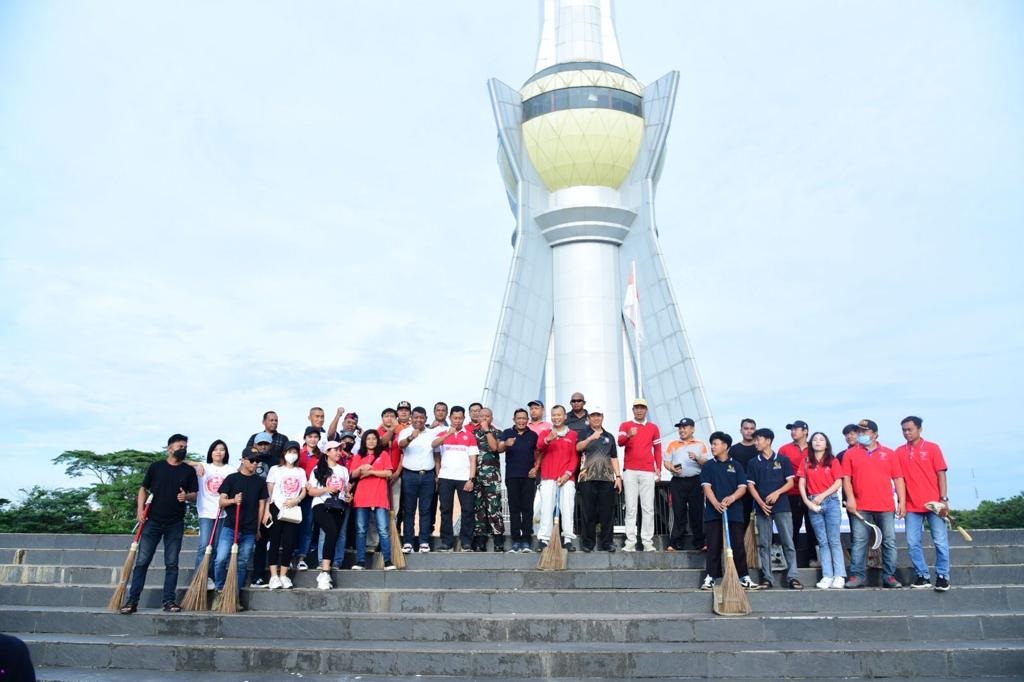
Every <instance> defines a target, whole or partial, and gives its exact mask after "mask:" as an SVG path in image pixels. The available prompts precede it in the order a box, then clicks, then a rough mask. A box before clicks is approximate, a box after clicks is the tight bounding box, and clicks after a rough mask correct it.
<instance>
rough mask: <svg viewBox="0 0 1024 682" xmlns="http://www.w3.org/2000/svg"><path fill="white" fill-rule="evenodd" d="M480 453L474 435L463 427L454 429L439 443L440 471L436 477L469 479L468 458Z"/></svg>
mask: <svg viewBox="0 0 1024 682" xmlns="http://www.w3.org/2000/svg"><path fill="white" fill-rule="evenodd" d="M479 453H480V448H478V447H477V444H476V436H474V435H473V434H472V433H471V432H470V431H468V430H467V429H465V428H463V429H462V430H461V431H456V432H455V433H453V434H451V435H450V436H448V437H447V438H445V439H444V442H442V443H441V472H440V473H439V474H438V478H446V479H448V480H451V481H468V480H469V460H470V458H472V457H476V456H477V455H478V454H479Z"/></svg>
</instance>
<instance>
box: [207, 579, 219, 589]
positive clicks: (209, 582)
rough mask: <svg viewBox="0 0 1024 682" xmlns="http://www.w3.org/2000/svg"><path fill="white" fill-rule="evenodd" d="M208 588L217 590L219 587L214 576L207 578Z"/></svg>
mask: <svg viewBox="0 0 1024 682" xmlns="http://www.w3.org/2000/svg"><path fill="white" fill-rule="evenodd" d="M206 589H208V590H216V589H217V583H215V582H213V578H207V579H206Z"/></svg>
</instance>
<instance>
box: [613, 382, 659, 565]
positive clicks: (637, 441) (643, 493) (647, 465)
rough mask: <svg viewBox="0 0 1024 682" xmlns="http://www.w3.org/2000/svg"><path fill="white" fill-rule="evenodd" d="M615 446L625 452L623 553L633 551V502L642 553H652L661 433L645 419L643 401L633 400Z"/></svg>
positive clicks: (644, 404) (634, 529) (645, 404)
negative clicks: (639, 515) (638, 519)
mask: <svg viewBox="0 0 1024 682" xmlns="http://www.w3.org/2000/svg"><path fill="white" fill-rule="evenodd" d="M619 445H620V446H625V448H626V451H625V455H624V457H623V462H622V469H623V471H622V484H623V488H624V490H625V495H626V544H625V546H624V547H623V548H622V551H624V552H635V551H636V502H637V498H639V499H640V509H641V511H642V512H643V518H642V522H641V526H640V541H641V542H642V543H643V546H644V551H645V552H654V551H656V550H655V549H654V484H655V483H656V482H657V481H658V477H659V475H660V474H661V465H662V462H661V430H659V429H658V425H657V424H654V423H652V422H650V421H648V420H647V401H646V400H644V399H643V398H637V399H636V400H634V401H633V420H632V421H628V422H622V424H621V425H619Z"/></svg>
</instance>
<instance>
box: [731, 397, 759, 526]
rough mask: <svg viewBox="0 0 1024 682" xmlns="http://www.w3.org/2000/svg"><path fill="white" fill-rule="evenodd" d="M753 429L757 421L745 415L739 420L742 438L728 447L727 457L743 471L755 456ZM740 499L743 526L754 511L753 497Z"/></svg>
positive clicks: (755, 427) (747, 522) (748, 522)
mask: <svg viewBox="0 0 1024 682" xmlns="http://www.w3.org/2000/svg"><path fill="white" fill-rule="evenodd" d="M754 431H757V422H755V421H754V420H753V419H751V418H749V417H747V418H746V419H744V420H743V421H741V422H740V437H741V438H742V439H743V440H741V441H740V442H739V443H736V444H734V445H733V446H732V447H731V448H729V457H731V458H732V459H734V460H736V461H737V462H739V463H740V464H742V465H743V470H744V471H750V469H749V468H748V466H747V465H748V464H750V461H751V460H752V459H754V458H755V457H757V446H756V445H754ZM740 501H741V502H743V523H744V524H745V526H749V525H750V514H751V512H753V511H754V498H753V497H751V496H750V495H744V496H743V499H742V500H740ZM745 526H744V529H745Z"/></svg>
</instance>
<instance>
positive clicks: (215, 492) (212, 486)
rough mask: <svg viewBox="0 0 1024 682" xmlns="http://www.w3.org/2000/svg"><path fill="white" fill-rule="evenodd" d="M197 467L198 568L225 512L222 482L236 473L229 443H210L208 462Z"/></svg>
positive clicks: (218, 532) (215, 539)
mask: <svg viewBox="0 0 1024 682" xmlns="http://www.w3.org/2000/svg"><path fill="white" fill-rule="evenodd" d="M195 469H196V474H197V475H198V476H199V496H198V497H196V510H197V511H198V512H199V548H198V551H197V552H196V566H195V567H196V569H198V568H199V564H201V563H202V562H203V557H204V556H205V555H206V548H207V546H209V544H210V536H211V535H212V534H213V526H214V524H215V523H216V521H217V519H219V518H220V517H221V515H222V514H223V513H224V510H223V509H221V508H220V484H221V483H222V482H223V481H224V479H225V478H227V476H228V474H233V473H235V469H233V468H232V467H229V466H228V445H227V443H225V442H224V441H222V440H215V441H213V442H212V443H210V449H209V450H207V451H206V464H200V463H196V465H195ZM220 530H221V529H220V525H219V524H217V535H218V536H219V535H220ZM213 546H214V547H215V548H216V547H217V538H216V537H215V538H213ZM211 582H212V581H211ZM210 589H213V588H212V587H211V588H210Z"/></svg>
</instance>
